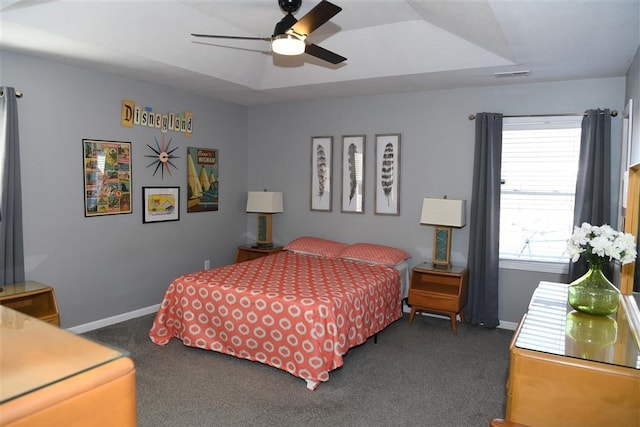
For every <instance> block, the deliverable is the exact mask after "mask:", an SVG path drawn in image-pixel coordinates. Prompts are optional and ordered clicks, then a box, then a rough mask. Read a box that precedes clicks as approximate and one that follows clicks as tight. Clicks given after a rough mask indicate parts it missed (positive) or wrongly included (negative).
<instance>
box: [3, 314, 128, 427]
mask: <svg viewBox="0 0 640 427" xmlns="http://www.w3.org/2000/svg"><path fill="white" fill-rule="evenodd" d="M0 345H1V346H2V351H0V426H3V427H32V426H33V427H40V426H65V427H71V426H78V427H87V426H104V427H107V426H118V427H134V426H135V425H136V421H137V417H136V387H135V369H134V365H133V361H132V360H131V359H130V358H129V357H127V354H126V353H125V352H123V351H120V350H118V349H115V348H111V347H108V346H105V345H102V344H98V343H97V342H94V341H91V340H88V339H85V338H82V337H79V336H77V335H75V334H73V333H71V332H68V331H65V330H63V329H59V328H57V327H55V326H53V325H51V324H49V323H45V322H43V321H41V320H38V319H36V318H34V317H31V316H28V315H26V314H24V313H21V312H19V311H16V310H13V309H11V308H8V307H5V306H1V305H0Z"/></svg>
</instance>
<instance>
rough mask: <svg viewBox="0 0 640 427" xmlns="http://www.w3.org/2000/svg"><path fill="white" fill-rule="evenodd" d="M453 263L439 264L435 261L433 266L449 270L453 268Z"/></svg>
mask: <svg viewBox="0 0 640 427" xmlns="http://www.w3.org/2000/svg"><path fill="white" fill-rule="evenodd" d="M451 267H452V265H451V263H449V264H437V263H435V262H432V263H431V268H433V269H434V270H442V271H449V270H451Z"/></svg>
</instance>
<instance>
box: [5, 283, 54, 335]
mask: <svg viewBox="0 0 640 427" xmlns="http://www.w3.org/2000/svg"><path fill="white" fill-rule="evenodd" d="M0 288H2V289H1V290H0V305H4V306H5V307H9V308H12V309H14V310H16V311H19V312H21V313H24V314H27V315H29V316H31V317H35V318H37V319H40V320H42V321H45V322H48V323H51V324H52V325H55V326H60V314H59V313H58V304H57V302H56V294H55V292H54V291H53V288H52V287H51V286H47V285H43V284H42V283H38V282H33V281H27V282H18V283H9V284H6V285H2V286H0Z"/></svg>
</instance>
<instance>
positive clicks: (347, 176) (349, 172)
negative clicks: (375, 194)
mask: <svg viewBox="0 0 640 427" xmlns="http://www.w3.org/2000/svg"><path fill="white" fill-rule="evenodd" d="M364 149H365V136H364V135H346V136H343V137H342V193H341V195H340V201H341V204H342V212H346V213H360V214H362V213H364Z"/></svg>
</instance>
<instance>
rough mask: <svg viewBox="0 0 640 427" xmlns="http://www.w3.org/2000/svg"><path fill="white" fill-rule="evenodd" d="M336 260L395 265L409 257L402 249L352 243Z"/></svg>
mask: <svg viewBox="0 0 640 427" xmlns="http://www.w3.org/2000/svg"><path fill="white" fill-rule="evenodd" d="M338 258H343V259H350V260H355V261H364V262H369V263H374V264H383V265H396V264H398V263H399V262H402V261H404V260H405V259H409V258H411V255H410V254H409V253H408V252H406V251H403V250H402V249H398V248H394V247H391V246H384V245H376V244H374V243H354V244H353V245H349V246H348V247H347V248H345V249H344V250H343V251H342V252H341V253H340V255H339V256H338Z"/></svg>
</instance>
